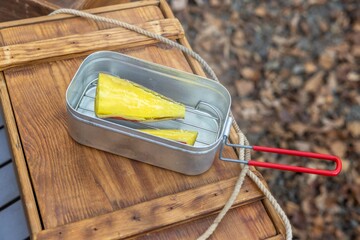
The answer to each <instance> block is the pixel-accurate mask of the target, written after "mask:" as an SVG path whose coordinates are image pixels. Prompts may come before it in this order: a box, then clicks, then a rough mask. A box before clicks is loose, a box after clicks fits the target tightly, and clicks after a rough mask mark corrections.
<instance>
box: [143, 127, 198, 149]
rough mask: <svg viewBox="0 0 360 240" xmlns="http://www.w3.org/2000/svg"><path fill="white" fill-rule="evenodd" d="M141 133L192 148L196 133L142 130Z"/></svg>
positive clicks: (178, 130)
mask: <svg viewBox="0 0 360 240" xmlns="http://www.w3.org/2000/svg"><path fill="white" fill-rule="evenodd" d="M140 131H142V132H145V133H148V134H152V135H155V136H158V137H162V138H166V139H170V140H174V141H177V142H181V143H185V144H188V145H191V146H193V145H194V143H195V141H196V138H197V135H198V133H197V132H196V131H188V130H182V129H142V130H140Z"/></svg>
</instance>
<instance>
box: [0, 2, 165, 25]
mask: <svg viewBox="0 0 360 240" xmlns="http://www.w3.org/2000/svg"><path fill="white" fill-rule="evenodd" d="M157 5H159V0H147V1H138V2H132V3H124V4H118V5H112V6H106V7H100V8H94V9H89V10H84V11H85V12H88V13H93V14H98V13H105V12H113V11H120V10H126V9H132V8H139V7H144V6H157ZM67 18H75V16H72V15H67V14H58V15H53V16H41V17H36V18H31V19H22V20H17V21H11V22H3V23H0V29H2V28H9V27H15V26H21V25H28V24H35V23H41V22H48V21H54V20H60V19H67Z"/></svg>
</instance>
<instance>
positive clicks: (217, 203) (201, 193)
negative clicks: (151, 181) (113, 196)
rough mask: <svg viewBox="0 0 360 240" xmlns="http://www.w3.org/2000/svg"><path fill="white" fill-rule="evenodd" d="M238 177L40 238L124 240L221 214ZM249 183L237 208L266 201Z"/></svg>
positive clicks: (47, 232)
mask: <svg viewBox="0 0 360 240" xmlns="http://www.w3.org/2000/svg"><path fill="white" fill-rule="evenodd" d="M236 181H237V177H235V178H231V179H226V180H223V181H220V182H216V183H212V184H208V185H205V186H201V187H198V188H194V189H190V190H187V191H184V192H180V193H176V194H172V195H169V196H164V197H160V198H157V199H153V200H151V201H148V202H143V203H139V204H136V205H133V206H130V207H127V208H124V209H120V210H118V211H115V212H111V213H108V214H105V215H101V216H97V217H94V218H90V219H85V220H81V221H79V222H74V223H69V224H66V225H63V226H59V227H55V228H52V229H46V230H43V231H41V232H39V233H38V234H37V235H36V239H48V238H55V239H56V238H61V239H82V238H86V239H121V238H127V237H132V236H135V235H138V234H141V233H143V232H148V231H152V230H156V229H159V228H163V227H166V226H169V225H172V224H175V223H180V222H184V221H189V220H192V219H194V218H197V217H201V216H206V215H208V214H211V213H214V212H215V211H219V210H220V209H221V208H222V207H223V206H224V204H225V202H226V201H227V200H228V198H229V197H230V195H231V193H232V191H233V188H234V185H235V182H236ZM251 185H252V183H251V181H249V180H246V181H245V182H244V185H243V188H242V190H241V192H240V194H239V195H238V197H237V199H236V201H235V204H234V206H233V207H237V206H239V205H240V204H242V203H246V202H249V201H252V200H259V199H261V198H263V194H262V193H261V192H260V191H249V190H248V188H249V187H250V186H251Z"/></svg>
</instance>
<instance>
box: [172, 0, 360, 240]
mask: <svg viewBox="0 0 360 240" xmlns="http://www.w3.org/2000/svg"><path fill="white" fill-rule="evenodd" d="M359 4H360V2H356V1H341V2H340V1H331V0H311V1H302V0H291V1H244V0H242V1H232V2H231V1H230V0H225V1H220V0H210V1H207V0H197V1H189V2H186V1H179V0H177V1H175V0H173V2H172V7H173V10H174V11H176V16H177V17H178V18H179V19H180V21H181V22H182V24H183V26H184V27H185V30H186V33H187V36H188V38H189V40H190V42H191V45H192V46H193V48H194V50H195V51H196V52H198V53H199V54H200V55H201V56H203V58H204V59H205V60H206V61H207V62H208V63H209V64H210V65H211V66H212V67H213V69H214V70H215V72H216V74H217V76H218V77H219V79H221V82H222V83H223V84H224V85H225V86H226V87H227V89H228V90H229V91H230V93H231V95H232V99H233V103H232V110H233V113H234V115H235V117H236V120H237V122H238V123H239V125H240V127H241V128H242V130H243V131H244V132H245V133H246V135H247V137H248V138H249V140H250V142H251V143H252V144H253V145H264V146H274V147H282V148H291V149H298V150H304V151H315V152H320V153H329V154H335V155H337V156H339V157H341V158H342V159H343V171H342V173H341V174H340V175H339V176H337V177H323V176H316V175H306V174H298V173H292V172H282V171H276V170H263V169H259V170H260V172H261V173H262V174H263V175H264V176H265V178H266V179H267V181H268V183H269V185H270V188H271V190H272V192H273V193H274V195H275V197H276V198H277V199H278V201H279V203H280V204H281V206H282V207H283V208H284V210H285V211H286V213H287V215H288V216H289V218H290V221H291V223H292V225H293V230H294V235H295V237H296V238H298V239H360V175H359V173H360V171H359V170H360V162H359V161H360V158H359V157H360V138H359V137H360V94H359V92H360V73H359V63H360V61H359V60H360V8H359ZM183 6H185V8H183ZM255 157H256V158H257V159H261V160H266V161H274V162H275V161H276V162H281V163H289V164H295V163H298V162H299V161H302V162H304V160H303V159H300V160H299V159H294V158H292V157H287V156H276V155H270V154H261V155H257V156H255ZM229 164H231V163H229ZM304 164H305V165H306V166H308V167H317V168H321V167H329V164H325V165H324V164H322V163H319V161H317V160H315V161H306V162H305V163H304ZM234 224H236V223H234Z"/></svg>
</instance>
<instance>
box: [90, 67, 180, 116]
mask: <svg viewBox="0 0 360 240" xmlns="http://www.w3.org/2000/svg"><path fill="white" fill-rule="evenodd" d="M95 114H96V115H97V116H98V117H100V118H118V119H124V120H129V121H159V120H167V119H179V118H184V116H185V106H184V105H183V104H180V103H177V102H175V101H173V100H171V99H169V98H167V97H165V96H163V95H161V94H159V93H156V92H154V91H152V90H150V89H148V88H145V87H144V86H141V85H139V84H136V83H133V82H130V81H128V80H126V79H121V78H118V77H115V76H112V75H108V74H105V73H100V74H99V79H98V85H97V88H96V96H95Z"/></svg>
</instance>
